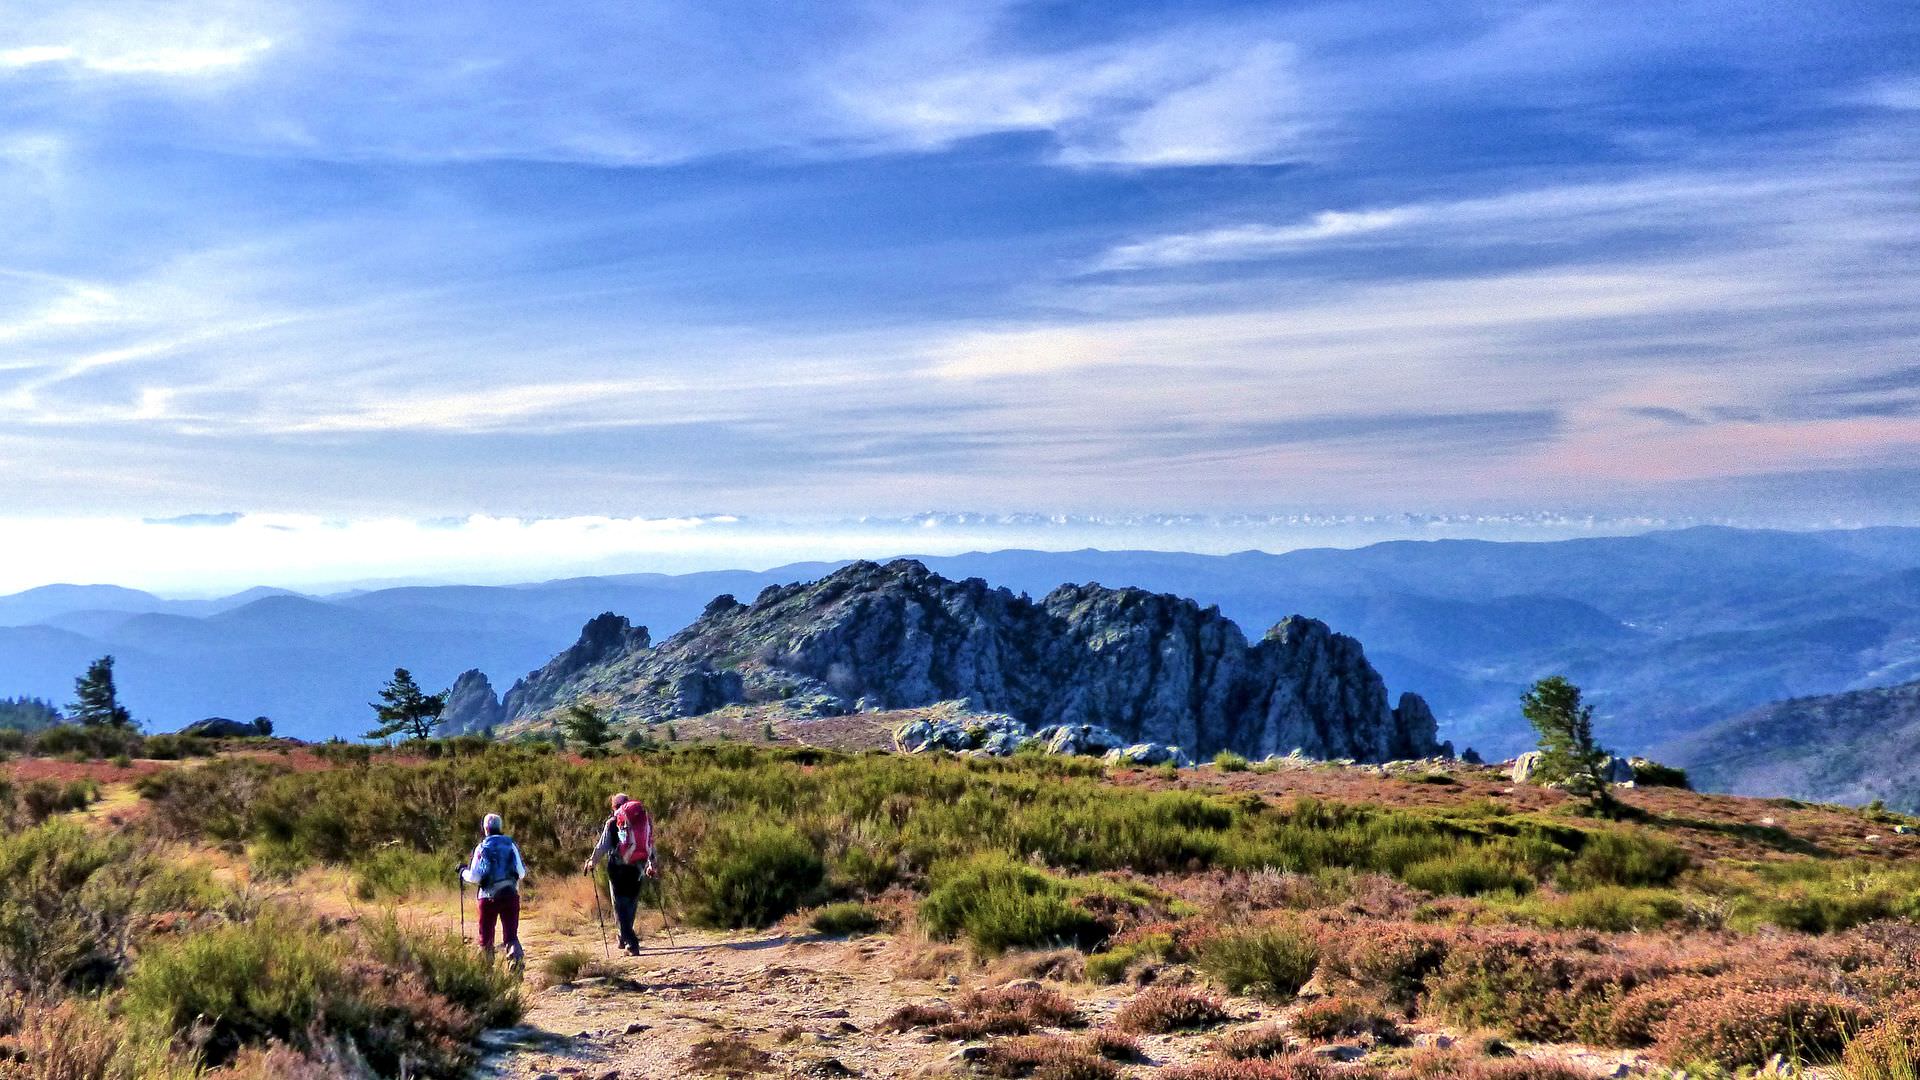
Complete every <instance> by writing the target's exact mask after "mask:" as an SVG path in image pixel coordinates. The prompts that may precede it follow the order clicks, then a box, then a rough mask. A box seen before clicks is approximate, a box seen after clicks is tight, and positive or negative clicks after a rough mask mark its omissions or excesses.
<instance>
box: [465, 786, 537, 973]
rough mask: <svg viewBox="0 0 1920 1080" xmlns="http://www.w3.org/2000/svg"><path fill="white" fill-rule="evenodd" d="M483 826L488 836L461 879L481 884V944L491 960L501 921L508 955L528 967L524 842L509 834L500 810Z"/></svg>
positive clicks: (490, 815) (517, 964) (521, 965)
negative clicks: (523, 933)
mask: <svg viewBox="0 0 1920 1080" xmlns="http://www.w3.org/2000/svg"><path fill="white" fill-rule="evenodd" d="M480 830H481V832H483V833H485V838H484V839H482V840H481V841H480V846H479V847H476V848H474V849H473V858H471V859H469V860H468V861H467V865H466V866H464V867H462V868H461V869H460V878H461V880H463V881H465V882H467V883H468V884H470V885H477V886H479V894H480V916H479V921H480V948H481V950H482V951H483V952H485V953H486V954H487V959H488V960H489V961H491V960H492V959H493V932H494V924H495V923H498V924H499V928H500V943H501V944H502V945H503V946H505V947H506V950H507V956H508V958H509V959H510V960H512V961H513V966H514V967H516V968H520V967H525V966H526V962H527V954H526V951H525V950H523V949H521V948H520V879H522V878H524V877H526V876H527V862H526V860H525V859H523V858H521V857H520V845H518V844H516V843H514V842H513V838H512V837H510V836H507V835H506V826H505V825H504V824H503V823H502V822H501V820H500V815H499V814H488V815H487V816H486V818H485V820H483V821H482V822H481V823H480Z"/></svg>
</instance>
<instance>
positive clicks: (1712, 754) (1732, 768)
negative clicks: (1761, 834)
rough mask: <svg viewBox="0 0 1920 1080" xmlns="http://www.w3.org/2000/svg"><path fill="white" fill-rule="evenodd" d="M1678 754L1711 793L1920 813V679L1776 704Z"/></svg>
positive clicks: (1696, 738) (1702, 736)
mask: <svg viewBox="0 0 1920 1080" xmlns="http://www.w3.org/2000/svg"><path fill="white" fill-rule="evenodd" d="M1676 750H1677V751H1678V752H1679V753H1680V755H1681V756H1683V757H1685V758H1686V759H1687V760H1689V761H1692V762H1694V763H1695V764H1694V767H1693V778H1694V781H1695V782H1696V783H1698V784H1700V785H1701V786H1702V787H1705V788H1707V789H1709V790H1713V791H1727V792H1733V793H1734V794H1739V795H1779V796H1787V797H1792V798H1800V799H1807V800H1810V801H1816V802H1841V803H1852V804H1856V805H1858V804H1861V803H1867V802H1872V801H1873V800H1875V799H1879V800H1881V801H1883V802H1885V803H1886V804H1887V805H1888V806H1890V807H1893V808H1894V809H1896V810H1904V811H1907V812H1909V813H1911V812H1914V811H1920V772H1916V771H1915V769H1914V762H1915V761H1920V681H1915V682H1909V683H1902V684H1900V685H1899V686H1888V687H1880V688H1877V689H1872V690H1851V691H1848V692H1846V693H1844V694H1824V695H1821V696H1819V697H1804V698H1792V699H1789V700H1787V701H1780V702H1775V703H1774V704H1771V705H1765V706H1762V707H1760V708H1758V709H1754V710H1753V711H1751V712H1746V713H1742V714H1740V715H1739V716H1736V717H1733V718H1732V719H1730V720H1725V721H1723V722H1721V723H1719V724H1715V725H1713V726H1712V727H1710V728H1708V729H1707V730H1705V731H1702V732H1699V733H1698V734H1696V735H1693V736H1691V737H1688V738H1686V739H1683V740H1680V741H1679V742H1678V743H1677V744H1676Z"/></svg>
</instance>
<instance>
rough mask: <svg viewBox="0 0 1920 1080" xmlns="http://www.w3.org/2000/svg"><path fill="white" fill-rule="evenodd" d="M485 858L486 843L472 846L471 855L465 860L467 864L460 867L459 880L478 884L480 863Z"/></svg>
mask: <svg viewBox="0 0 1920 1080" xmlns="http://www.w3.org/2000/svg"><path fill="white" fill-rule="evenodd" d="M486 858H487V845H485V844H481V845H480V846H479V847H477V848H474V849H473V855H472V857H471V858H469V859H468V860H467V865H466V866H464V867H461V869H460V880H461V881H464V882H466V883H467V884H469V885H478V884H480V868H481V865H482V863H484V862H485V861H486Z"/></svg>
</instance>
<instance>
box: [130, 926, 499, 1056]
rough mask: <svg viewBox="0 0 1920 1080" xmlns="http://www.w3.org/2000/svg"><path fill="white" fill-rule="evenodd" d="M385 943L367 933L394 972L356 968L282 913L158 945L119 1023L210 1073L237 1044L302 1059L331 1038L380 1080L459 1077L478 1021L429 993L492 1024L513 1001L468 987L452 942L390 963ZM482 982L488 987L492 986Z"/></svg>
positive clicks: (416, 946) (319, 935) (324, 937)
mask: <svg viewBox="0 0 1920 1080" xmlns="http://www.w3.org/2000/svg"><path fill="white" fill-rule="evenodd" d="M385 940H386V941H387V944H385V945H383V944H382V942H383V934H382V932H381V931H379V930H377V929H376V931H375V932H374V934H373V935H372V938H371V942H370V943H371V944H372V946H373V949H374V951H375V952H379V951H382V950H383V949H387V950H389V955H393V956H394V957H395V960H396V961H397V963H398V964H399V966H397V967H388V966H382V965H380V964H377V963H374V962H372V961H371V960H368V959H363V958H361V957H359V956H357V955H356V951H355V950H354V948H353V947H352V946H351V943H349V942H348V941H346V940H345V939H343V938H341V937H340V936H338V935H333V934H328V933H325V932H323V931H321V930H319V929H317V928H315V927H312V926H308V925H303V924H300V923H297V922H295V921H294V920H293V919H292V918H291V917H289V916H284V915H271V914H270V915H268V916H266V917H263V918H260V919H257V920H255V921H253V922H251V923H246V924H238V925H231V926H225V927H220V928H217V929H213V930H208V931H204V932H202V933H197V934H192V935H188V936H186V937H183V938H179V939H175V940H171V941H167V942H164V943H162V944H160V945H158V946H156V947H154V948H151V949H149V950H147V951H146V952H143V953H142V954H141V955H140V959H139V961H138V962H136V963H135V964H134V966H133V969H132V971H131V972H130V974H129V975H128V978H127V988H126V993H125V995H124V997H123V1010H124V1014H125V1016H126V1021H127V1024H128V1027H129V1030H130V1031H131V1032H133V1033H134V1034H135V1036H136V1037H137V1038H139V1039H141V1040H145V1041H151V1042H155V1043H161V1044H165V1043H177V1044H178V1045H183V1046H185V1045H192V1046H194V1047H196V1048H197V1050H198V1054H199V1056H200V1058H201V1059H202V1060H203V1061H204V1063H205V1064H207V1065H210V1066H217V1065H222V1064H226V1063H227V1062H229V1061H232V1060H233V1059H234V1058H235V1056H236V1055H237V1054H238V1053H239V1052H240V1051H241V1050H242V1049H243V1048H247V1047H264V1046H267V1045H269V1044H271V1043H274V1042H280V1043H285V1044H287V1045H289V1046H292V1047H294V1048H296V1049H299V1050H303V1051H311V1050H315V1049H319V1048H321V1047H322V1046H323V1045H324V1044H325V1043H328V1042H332V1041H340V1042H345V1043H347V1044H349V1045H351V1046H352V1047H353V1049H354V1051H355V1052H357V1053H358V1054H359V1055H361V1056H362V1057H364V1058H365V1060H366V1061H367V1063H368V1064H369V1065H370V1066H372V1067H373V1069H374V1070H375V1071H376V1072H378V1073H379V1074H381V1075H396V1074H399V1073H402V1072H403V1071H404V1072H407V1073H410V1074H411V1075H414V1076H421V1077H437V1078H446V1080H452V1078H454V1077H458V1076H463V1075H465V1073H466V1071H467V1069H468V1068H469V1067H470V1065H471V1064H472V1061H473V1053H472V1050H471V1047H470V1040H471V1039H472V1038H473V1037H474V1036H475V1035H477V1034H478V1033H479V1031H480V1029H481V1026H482V1024H483V1023H484V1022H485V1020H484V1019H483V1015H484V1014H479V1013H475V1012H472V1011H469V1010H468V1009H466V1008H463V1007H461V1006H459V1005H457V1004H455V1003H454V1002H452V1001H450V1000H449V999H448V997H447V996H445V994H443V993H442V992H439V991H436V990H435V989H434V988H433V987H434V985H435V984H436V983H438V984H439V985H441V986H442V987H443V989H445V990H447V991H450V992H453V993H460V994H466V995H468V996H470V998H471V999H472V1000H474V1001H476V1002H479V1003H481V1004H482V1005H483V1006H487V1007H490V1008H491V1007H494V1006H488V1002H494V1003H495V1004H496V1005H498V1009H497V1011H495V1012H493V1013H492V1014H491V1015H493V1016H505V1017H517V1016H518V1007H517V997H515V998H514V999H513V1001H514V1002H515V1004H513V1005H511V1006H506V1005H504V1004H503V1003H502V999H500V998H498V997H497V996H495V995H494V994H492V992H490V991H487V992H483V991H481V990H479V989H478V987H479V985H480V984H479V983H478V982H476V981H475V980H476V978H477V977H478V974H479V973H476V972H475V971H473V970H472V968H471V965H473V964H475V963H476V960H475V959H474V957H473V956H472V954H471V953H470V952H469V951H468V950H465V949H461V948H459V947H458V946H457V943H456V944H455V945H454V946H452V947H447V946H444V945H437V944H432V943H420V942H410V943H409V944H407V945H406V946H405V947H404V950H403V953H404V954H403V955H400V954H394V953H392V952H391V951H390V950H391V949H392V948H393V946H392V944H391V943H392V942H393V941H398V940H407V939H405V937H404V935H401V934H400V933H399V932H398V931H394V932H393V933H392V935H390V936H387V937H386V938H385ZM456 954H457V955H456ZM479 963H482V964H484V962H479ZM486 977H487V978H491V979H493V980H495V985H498V980H499V979H500V978H501V976H499V975H497V974H491V973H489V974H487V976H486ZM507 992H508V993H509V994H510V993H512V991H511V990H510V989H508V990H507Z"/></svg>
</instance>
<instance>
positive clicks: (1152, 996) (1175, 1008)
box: [1113, 986, 1232, 1035]
mask: <svg viewBox="0 0 1920 1080" xmlns="http://www.w3.org/2000/svg"><path fill="white" fill-rule="evenodd" d="M1230 1019H1232V1016H1231V1015H1230V1014H1229V1013H1228V1012H1227V1008H1226V1006H1225V1005H1223V1004H1221V1003H1220V1000H1219V999H1218V998H1213V997H1208V996H1207V995H1205V994H1199V993H1195V992H1194V991H1192V990H1186V989H1182V988H1180V987H1176V986H1155V987H1151V988H1149V989H1147V990H1143V991H1141V992H1140V993H1138V994H1136V995H1134V997H1133V999H1132V1000H1131V1001H1128V1002H1127V1003H1126V1004H1125V1005H1122V1006H1121V1007H1120V1011H1119V1012H1117V1013H1115V1014H1114V1017H1113V1024H1114V1026H1115V1027H1117V1028H1119V1029H1120V1030H1121V1031H1125V1032H1131V1033H1135V1034H1141V1035H1160V1034H1165V1033H1166V1032H1169V1031H1192V1030H1196V1029H1201V1028H1210V1027H1217V1026H1219V1025H1220V1024H1224V1023H1226V1022H1227V1021H1228V1020H1230Z"/></svg>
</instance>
